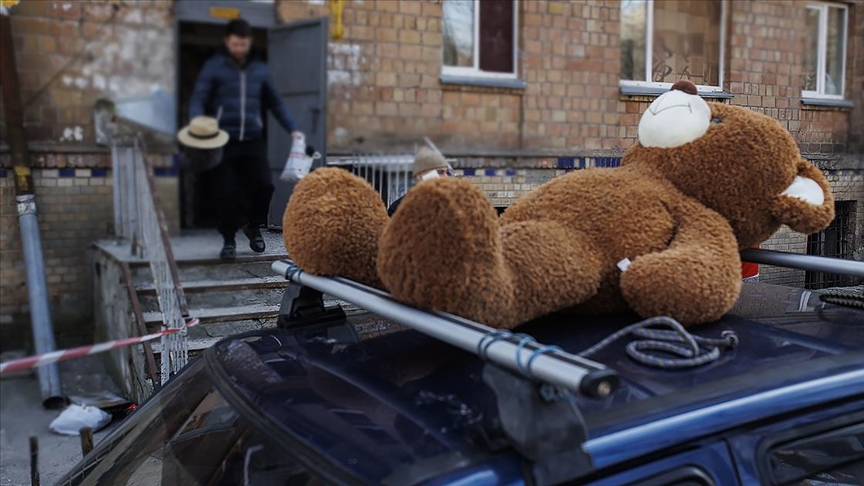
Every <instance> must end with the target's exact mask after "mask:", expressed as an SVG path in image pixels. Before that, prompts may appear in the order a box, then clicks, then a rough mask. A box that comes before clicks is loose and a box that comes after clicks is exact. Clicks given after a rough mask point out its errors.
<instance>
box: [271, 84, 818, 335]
mask: <svg viewBox="0 0 864 486" xmlns="http://www.w3.org/2000/svg"><path fill="white" fill-rule="evenodd" d="M833 218H834V200H833V198H832V196H831V192H830V189H829V186H828V183H827V181H826V180H825V178H824V176H823V175H822V173H821V172H820V171H819V170H818V169H817V168H816V167H814V166H813V165H811V164H810V163H809V162H807V161H806V160H804V159H802V158H801V155H800V153H799V151H798V148H797V145H796V144H795V140H794V139H793V138H792V136H791V135H790V134H789V133H788V132H787V131H786V130H785V129H783V127H782V126H781V125H780V124H779V123H777V122H776V121H775V120H773V119H771V118H769V117H767V116H764V115H761V114H758V113H756V112H753V111H751V110H748V109H746V108H741V107H737V106H730V105H724V104H718V103H706V102H705V101H704V100H702V99H701V98H700V97H699V96H697V95H696V87H695V86H694V85H693V84H692V83H690V82H689V81H684V82H679V83H676V85H675V86H673V89H672V90H671V91H669V92H667V93H665V94H663V95H662V96H660V97H658V98H657V99H656V100H655V101H654V102H653V103H652V104H651V105H650V106H649V108H648V110H647V111H646V112H645V114H644V115H643V117H642V119H641V121H640V124H639V142H638V143H637V144H636V145H635V146H634V147H633V148H631V149H630V150H629V151H628V152H627V153H626V154H625V155H624V158H623V160H622V162H621V167H619V168H614V169H587V170H579V171H575V172H572V173H570V174H567V175H565V176H562V177H558V178H556V179H554V180H552V181H550V182H548V183H546V184H544V185H543V186H541V187H539V188H537V189H536V190H535V191H533V192H532V193H530V194H528V195H526V196H524V197H522V198H521V199H519V200H518V201H516V202H515V203H514V204H513V205H512V206H511V207H510V208H509V209H508V210H507V211H506V212H505V213H504V215H503V216H501V217H500V218H499V217H498V216H497V214H496V212H495V210H494V209H493V207H492V205H491V203H490V201H489V200H488V199H487V198H486V196H485V195H484V194H483V193H482V192H481V191H480V190H479V189H477V188H476V187H475V186H473V185H472V184H470V183H469V182H467V181H464V180H459V179H452V178H442V179H435V180H431V181H427V182H422V183H420V184H419V185H417V186H416V187H415V188H413V189H412V190H411V191H409V192H408V194H407V195H406V196H405V199H404V200H403V202H402V205H401V207H400V208H399V210H398V211H396V213H395V214H394V216H393V218H392V220H391V219H390V218H388V217H387V211H386V209H385V208H384V204H383V202H382V201H381V198H380V196H379V195H378V194H377V193H376V192H375V191H374V190H373V188H372V187H371V186H369V184H367V183H366V182H365V181H363V180H361V179H359V178H357V177H355V176H353V175H351V174H350V173H348V172H347V171H344V170H342V169H335V168H333V169H321V170H317V171H315V172H313V173H312V174H310V175H309V176H307V177H306V178H305V179H303V180H302V181H301V182H300V183H299V184H298V185H297V187H296V189H295V190H294V193H293V195H292V197H291V200H290V203H289V204H288V207H287V210H286V212H285V218H284V227H283V228H284V237H285V246H286V248H287V250H288V253H289V255H290V257H291V258H293V259H294V261H295V262H296V263H297V264H298V265H299V266H300V267H301V268H302V269H304V270H305V271H307V272H310V273H313V274H317V275H332V276H336V275H338V276H344V277H347V278H350V279H354V280H357V281H360V282H364V283H367V284H369V285H372V286H375V287H378V288H384V289H387V290H389V291H390V293H391V294H392V295H393V296H394V297H395V298H396V299H398V300H400V301H402V302H405V303H407V304H411V305H415V306H418V307H422V308H427V309H435V310H440V311H446V312H450V313H453V314H456V315H459V316H463V317H466V318H469V319H473V320H475V321H478V322H481V323H485V324H488V325H490V326H494V327H500V328H513V327H515V326H518V325H520V324H522V323H525V322H528V321H530V320H532V319H535V318H537V317H540V316H543V315H546V314H549V313H552V312H555V311H559V310H562V309H568V308H575V309H576V310H577V311H585V312H592V313H593V312H615V311H620V310H624V309H626V308H628V307H629V308H630V309H632V310H633V311H635V312H636V313H638V314H639V315H641V316H643V317H651V316H658V315H667V316H671V317H674V318H675V319H678V320H679V321H680V322H682V323H684V324H698V323H704V322H710V321H714V320H716V319H718V318H719V317H721V316H722V315H723V314H725V313H726V312H727V311H728V310H729V309H730V308H731V307H732V305H733V304H734V303H735V301H736V300H737V298H738V294H739V292H740V289H741V275H740V272H741V260H740V256H739V251H740V250H742V249H745V248H749V247H752V246H754V245H756V244H758V243H760V242H762V241H764V240H765V239H767V238H768V237H770V236H771V235H772V234H773V233H774V232H775V231H776V230H777V229H778V228H779V227H780V225H782V224H786V225H788V226H790V227H791V228H792V229H793V230H796V231H799V232H802V233H812V232H815V231H819V230H820V229H822V228H824V227H826V226H827V225H828V224H829V223H830V222H831V220H832V219H833ZM585 322H590V321H585Z"/></svg>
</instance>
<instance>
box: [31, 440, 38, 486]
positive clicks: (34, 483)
mask: <svg viewBox="0 0 864 486" xmlns="http://www.w3.org/2000/svg"><path fill="white" fill-rule="evenodd" d="M39 484H40V481H39V439H37V438H36V437H30V486H39Z"/></svg>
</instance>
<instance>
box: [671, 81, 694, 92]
mask: <svg viewBox="0 0 864 486" xmlns="http://www.w3.org/2000/svg"><path fill="white" fill-rule="evenodd" d="M675 90H678V91H683V92H685V93H687V94H691V95H695V94H697V93H699V90H698V89H696V85H695V84H693V81H690V80H689V79H682V80H681V81H678V82H677V83H675V84H673V85H672V89H671V91H675Z"/></svg>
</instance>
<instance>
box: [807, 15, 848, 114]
mask: <svg viewBox="0 0 864 486" xmlns="http://www.w3.org/2000/svg"><path fill="white" fill-rule="evenodd" d="M806 15H807V28H806V30H805V33H804V38H805V44H804V79H803V91H804V92H803V93H802V95H803V96H806V97H823V98H843V89H844V87H843V84H844V81H845V72H846V37H847V35H846V32H847V25H848V17H849V9H848V8H847V7H846V6H845V5H841V4H833V3H832V4H828V3H811V4H808V5H807V14H806Z"/></svg>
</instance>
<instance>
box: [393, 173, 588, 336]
mask: <svg viewBox="0 0 864 486" xmlns="http://www.w3.org/2000/svg"><path fill="white" fill-rule="evenodd" d="M578 241H579V239H578V235H571V234H568V233H567V232H566V231H564V230H563V229H561V228H560V227H557V225H554V224H552V223H542V222H527V223H515V224H511V225H507V227H505V228H501V227H500V226H499V222H498V216H497V214H496V212H495V210H494V209H493V208H492V205H491V203H490V202H489V200H488V199H487V198H486V195H485V194H483V193H482V192H481V191H480V190H479V189H478V188H476V187H474V186H473V185H472V184H470V183H469V182H467V181H461V180H458V179H436V180H433V181H428V182H424V183H422V184H420V185H419V186H417V187H415V188H414V189H412V190H411V191H410V192H409V193H408V195H406V196H405V199H404V200H403V202H402V204H401V206H400V208H399V210H398V211H397V212H396V214H395V215H394V216H393V220H392V222H391V223H390V225H389V226H388V227H387V229H386V230H385V232H384V235H383V236H382V239H381V246H380V250H379V258H378V273H379V275H380V276H381V280H382V281H383V283H384V284H385V286H386V287H387V288H388V289H390V292H391V293H392V294H393V296H394V297H396V298H397V299H399V300H400V301H402V302H406V303H408V304H412V305H416V306H419V307H423V308H429V309H435V310H441V311H445V312H450V313H452V314H456V315H459V316H462V317H466V318H468V319H472V320H475V321H478V322H481V323H484V324H487V325H490V326H493V327H501V328H512V327H515V326H517V325H519V324H522V323H524V322H526V321H528V320H530V319H532V318H534V317H539V316H541V315H543V314H547V313H550V312H553V311H555V310H558V309H560V308H561V307H566V306H567V303H569V302H573V301H575V302H574V303H576V302H579V301H581V300H584V299H585V298H587V297H588V296H590V294H593V292H594V291H596V286H597V283H598V282H599V265H597V264H596V263H595V262H593V261H592V260H590V259H589V260H587V261H586V260H584V259H583V258H582V255H584V254H586V253H590V251H588V249H587V248H582V247H581V246H579V245H578V244H576V246H574V242H578Z"/></svg>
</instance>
